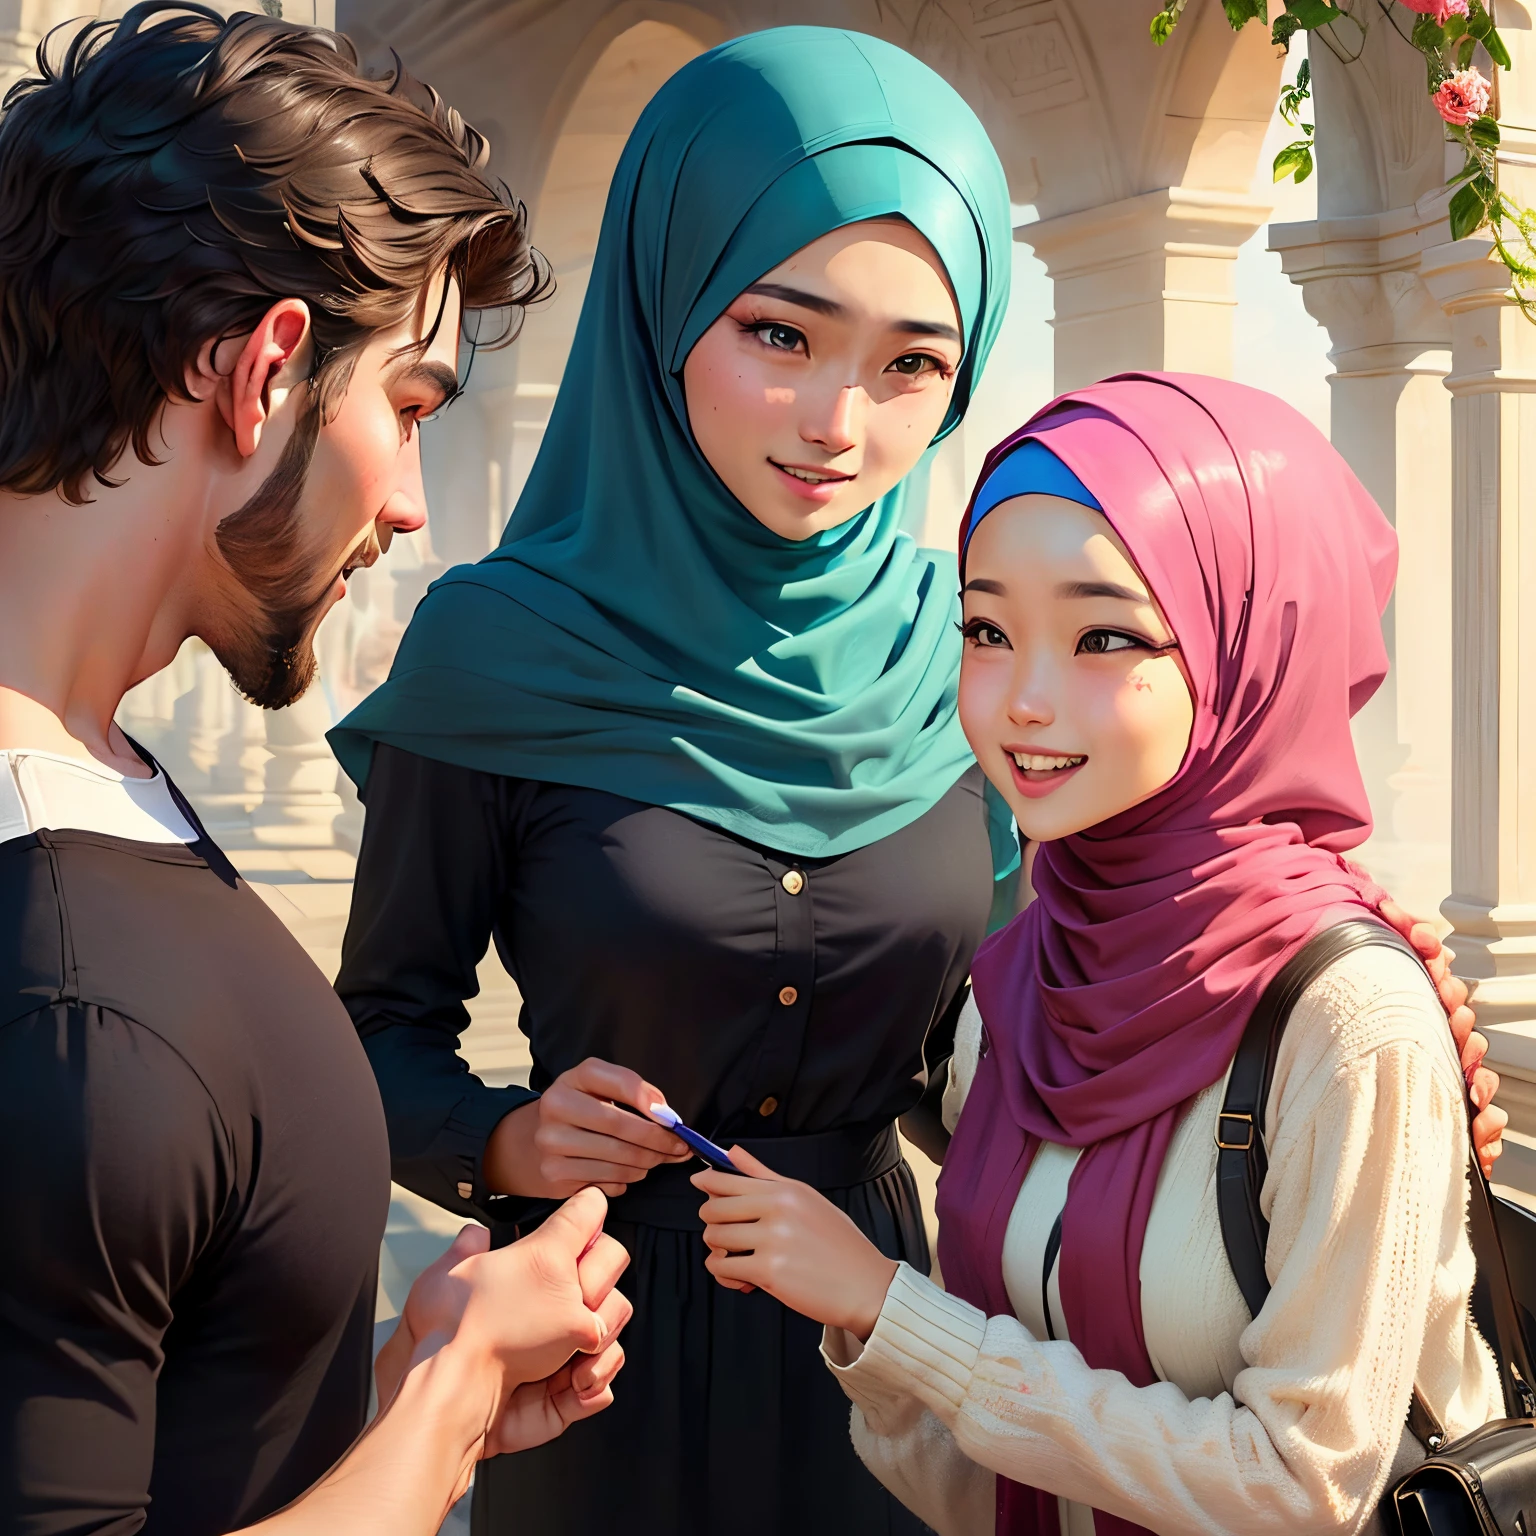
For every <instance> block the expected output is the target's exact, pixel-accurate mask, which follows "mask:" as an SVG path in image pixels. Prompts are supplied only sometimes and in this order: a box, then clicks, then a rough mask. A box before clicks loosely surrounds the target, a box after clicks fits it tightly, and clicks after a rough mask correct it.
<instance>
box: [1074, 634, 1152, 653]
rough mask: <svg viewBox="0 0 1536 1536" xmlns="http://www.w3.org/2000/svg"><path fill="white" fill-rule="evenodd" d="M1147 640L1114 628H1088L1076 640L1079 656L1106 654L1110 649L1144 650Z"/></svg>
mask: <svg viewBox="0 0 1536 1536" xmlns="http://www.w3.org/2000/svg"><path fill="white" fill-rule="evenodd" d="M1147 648H1148V647H1147V642H1146V641H1145V640H1138V639H1137V638H1136V637H1135V636H1134V635H1122V634H1121V633H1120V632H1119V630H1115V629H1090V630H1089V631H1088V633H1087V634H1085V635H1084V636H1083V638H1082V639H1081V640H1079V641H1078V642H1077V654H1078V655H1079V656H1107V655H1108V654H1109V653H1110V652H1111V651H1132V650H1139V651H1144V650H1146V649H1147Z"/></svg>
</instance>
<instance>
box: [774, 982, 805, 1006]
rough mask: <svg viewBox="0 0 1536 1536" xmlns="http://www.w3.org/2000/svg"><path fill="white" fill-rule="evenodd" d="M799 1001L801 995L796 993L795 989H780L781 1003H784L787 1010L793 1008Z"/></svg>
mask: <svg viewBox="0 0 1536 1536" xmlns="http://www.w3.org/2000/svg"><path fill="white" fill-rule="evenodd" d="M799 999H800V994H799V993H798V992H797V991H795V989H794V988H793V987H780V988H779V1001H780V1002H781V1003H783V1004H784V1006H785V1007H786V1008H793V1007H794V1006H795V1004H796V1003H797V1002H798V1001H799Z"/></svg>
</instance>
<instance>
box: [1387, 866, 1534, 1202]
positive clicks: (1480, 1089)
mask: <svg viewBox="0 0 1536 1536" xmlns="http://www.w3.org/2000/svg"><path fill="white" fill-rule="evenodd" d="M1377 910H1378V911H1379V912H1380V913H1381V915H1382V917H1384V918H1385V919H1386V920H1387V922H1389V923H1390V924H1391V925H1392V926H1393V927H1394V928H1395V929H1397V931H1398V932H1399V933H1400V934H1402V936H1403V937H1404V938H1405V939H1407V940H1408V942H1409V943H1410V944H1411V945H1413V947H1414V948H1415V949H1416V950H1417V951H1418V953H1419V958H1420V959H1421V960H1423V962H1424V968H1425V969H1426V970H1427V971H1428V972H1429V977H1430V980H1431V981H1433V982H1434V984H1435V990H1436V991H1437V992H1438V993H1439V994H1440V1006H1441V1007H1442V1008H1444V1009H1445V1012H1446V1016H1447V1017H1448V1018H1449V1020H1450V1024H1451V1038H1452V1039H1453V1040H1454V1041H1455V1042H1456V1050H1457V1052H1458V1053H1459V1054H1460V1057H1461V1070H1462V1072H1463V1074H1464V1075H1465V1077H1466V1079H1467V1092H1468V1093H1469V1094H1470V1095H1471V1098H1472V1103H1473V1105H1474V1106H1475V1107H1476V1109H1477V1112H1478V1113H1477V1118H1476V1119H1475V1120H1473V1122H1472V1145H1473V1147H1474V1148H1476V1150H1477V1158H1478V1161H1479V1162H1480V1163H1481V1164H1482V1165H1483V1172H1484V1173H1485V1174H1487V1175H1488V1176H1489V1177H1490V1178H1492V1177H1493V1165H1494V1163H1495V1162H1496V1161H1497V1159H1498V1157H1499V1155H1500V1154H1501V1153H1502V1152H1503V1150H1504V1140H1503V1138H1504V1128H1505V1127H1506V1126H1507V1125H1508V1124H1509V1116H1508V1115H1506V1114H1505V1113H1504V1111H1503V1110H1502V1109H1500V1108H1499V1107H1498V1106H1497V1105H1496V1104H1495V1103H1494V1102H1493V1096H1494V1094H1496V1093H1497V1092H1498V1091H1499V1074H1498V1073H1497V1072H1495V1071H1494V1070H1493V1069H1492V1068H1491V1067H1485V1066H1484V1065H1483V1057H1484V1056H1486V1055H1487V1054H1488V1041H1487V1039H1486V1038H1485V1037H1484V1036H1482V1035H1480V1034H1479V1033H1478V1032H1477V1030H1476V1029H1475V1028H1474V1027H1473V1026H1474V1025H1475V1024H1476V1023H1477V1019H1476V1016H1475V1015H1474V1014H1473V1012H1472V1010H1471V1008H1469V1007H1468V1006H1467V984H1466V982H1464V981H1462V980H1461V978H1460V977H1458V976H1453V975H1452V974H1451V962H1452V961H1453V960H1454V959H1455V958H1456V956H1455V955H1454V954H1453V953H1452V952H1451V951H1450V950H1448V949H1447V948H1446V947H1445V946H1444V945H1443V944H1442V943H1441V942H1440V935H1439V934H1438V933H1436V932H1435V930H1434V928H1432V927H1431V926H1430V924H1428V923H1426V922H1421V921H1420V920H1419V919H1418V918H1415V917H1412V916H1410V915H1409V914H1408V913H1407V912H1405V911H1404V910H1403V909H1402V908H1401V907H1400V906H1398V904H1397V903H1396V902H1395V901H1393V900H1392V898H1391V897H1390V896H1389V897H1387V898H1386V900H1384V901H1383V902H1382V903H1381V905H1380V907H1379V908H1378V909H1377Z"/></svg>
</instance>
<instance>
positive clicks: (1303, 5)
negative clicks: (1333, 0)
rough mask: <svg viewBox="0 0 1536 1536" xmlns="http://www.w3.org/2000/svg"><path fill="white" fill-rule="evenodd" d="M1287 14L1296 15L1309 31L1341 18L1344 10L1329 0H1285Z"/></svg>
mask: <svg viewBox="0 0 1536 1536" xmlns="http://www.w3.org/2000/svg"><path fill="white" fill-rule="evenodd" d="M1285 14H1286V15H1287V16H1294V17H1295V18H1296V20H1297V22H1298V23H1299V24H1300V25H1301V26H1303V27H1305V28H1306V30H1307V31H1308V32H1312V31H1315V30H1316V29H1317V28H1318V27H1326V26H1328V25H1330V24H1331V23H1332V22H1335V21H1338V20H1340V19H1341V18H1342V17H1343V15H1344V12H1343V11H1341V10H1340V9H1339V7H1338V6H1336V5H1330V4H1329V3H1328V0H1285Z"/></svg>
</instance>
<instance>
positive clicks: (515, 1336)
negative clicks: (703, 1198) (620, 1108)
mask: <svg viewBox="0 0 1536 1536" xmlns="http://www.w3.org/2000/svg"><path fill="white" fill-rule="evenodd" d="M606 1210H607V1202H606V1201H604V1199H603V1198H602V1196H601V1195H599V1194H597V1193H596V1191H586V1192H584V1193H582V1194H580V1195H578V1196H576V1197H575V1198H574V1199H572V1200H569V1201H567V1202H566V1204H565V1205H563V1206H562V1207H561V1208H560V1209H559V1210H558V1211H556V1212H555V1213H554V1215H553V1216H551V1217H550V1218H549V1220H548V1221H547V1222H545V1224H544V1225H543V1226H542V1227H540V1228H539V1230H538V1231H537V1232H535V1233H533V1234H532V1235H531V1236H529V1237H525V1238H523V1239H522V1240H521V1241H519V1242H516V1243H513V1244H512V1245H511V1246H510V1247H508V1248H502V1249H499V1250H497V1251H496V1252H494V1253H492V1252H489V1251H488V1250H489V1246H490V1234H489V1233H488V1232H487V1231H486V1230H485V1228H484V1227H476V1226H467V1227H465V1228H464V1230H463V1231H462V1232H460V1233H459V1235H458V1237H457V1238H456V1239H455V1240H454V1242H453V1246H452V1247H450V1248H449V1249H448V1251H447V1252H446V1253H445V1254H444V1255H443V1256H442V1257H441V1258H440V1259H439V1260H438V1261H437V1262H436V1263H435V1264H433V1265H432V1266H431V1267H430V1268H428V1269H426V1270H424V1271H423V1272H422V1273H421V1274H420V1275H419V1276H418V1277H417V1279H416V1283H415V1284H414V1285H413V1286H412V1287H411V1291H410V1295H409V1296H407V1297H406V1302H405V1310H404V1311H403V1312H402V1314H401V1317H400V1321H399V1324H398V1325H397V1326H396V1328H395V1331H394V1333H393V1334H392V1335H391V1336H390V1338H389V1340H388V1342H387V1343H386V1344H385V1345H384V1347H383V1349H381V1350H380V1351H379V1356H378V1359H377V1361H376V1362H375V1364H374V1376H375V1380H376V1382H377V1385H378V1392H379V1409H380V1412H381V1413H382V1412H383V1411H384V1410H385V1409H386V1408H387V1407H388V1406H389V1404H390V1402H391V1400H392V1399H393V1397H394V1395H395V1393H396V1391H397V1390H398V1389H399V1386H400V1383H401V1381H402V1380H403V1379H404V1377H405V1375H406V1374H407V1372H408V1371H409V1370H410V1368H411V1367H412V1366H413V1365H414V1364H416V1363H418V1362H420V1361H421V1360H423V1359H425V1358H428V1357H430V1356H432V1355H433V1354H435V1353H436V1352H437V1351H438V1350H444V1351H451V1352H453V1353H454V1354H456V1355H458V1356H459V1357H460V1359H461V1360H462V1361H463V1362H465V1364H466V1366H467V1368H468V1369H469V1372H470V1374H471V1378H472V1379H475V1380H478V1381H479V1382H480V1383H482V1389H483V1390H484V1392H485V1393H486V1397H485V1402H486V1413H485V1423H484V1426H483V1438H482V1439H481V1440H480V1442H479V1443H478V1444H477V1446H476V1447H475V1451H474V1457H481V1458H483V1457H486V1456H497V1455H501V1454H502V1453H504V1452H507V1451H517V1450H526V1449H527V1448H528V1447H530V1446H534V1445H541V1444H543V1443H544V1442H545V1441H547V1440H552V1439H554V1438H555V1436H556V1435H558V1434H560V1433H561V1431H562V1430H564V1429H565V1428H566V1427H567V1426H568V1425H570V1424H573V1423H575V1422H576V1420H578V1419H584V1418H590V1417H591V1416H592V1415H593V1414H594V1413H597V1412H599V1411H600V1410H602V1409H603V1408H606V1407H607V1406H608V1405H609V1404H610V1403H611V1402H612V1401H613V1391H612V1383H613V1378H614V1377H615V1376H616V1375H617V1374H618V1371H619V1368H620V1367H621V1366H622V1365H623V1363H624V1351H623V1350H622V1348H620V1346H619V1344H618V1342H617V1340H618V1334H619V1332H620V1330H621V1329H622V1328H623V1327H624V1325H625V1323H627V1322H628V1321H629V1318H630V1314H631V1311H632V1310H633V1309H632V1308H631V1306H630V1304H629V1302H628V1300H627V1299H626V1298H625V1297H624V1296H623V1295H622V1294H621V1293H620V1292H619V1291H617V1290H615V1289H614V1286H615V1283H616V1282H617V1280H618V1278H619V1276H620V1274H622V1273H623V1270H624V1267H625V1266H626V1265H627V1264H628V1262H629V1255H628V1254H627V1253H626V1252H625V1251H624V1249H623V1247H622V1246H621V1245H620V1244H619V1243H618V1242H616V1241H615V1240H614V1239H613V1238H611V1237H608V1236H606V1235H605V1234H604V1233H603V1230H602V1223H603V1217H604V1215H605V1214H606ZM575 1354H579V1355H581V1356H583V1357H584V1358H581V1359H578V1360H574V1361H573V1360H572V1358H571V1357H572V1356H573V1355H575ZM474 1457H471V1458H470V1459H471V1461H473V1459H474Z"/></svg>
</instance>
